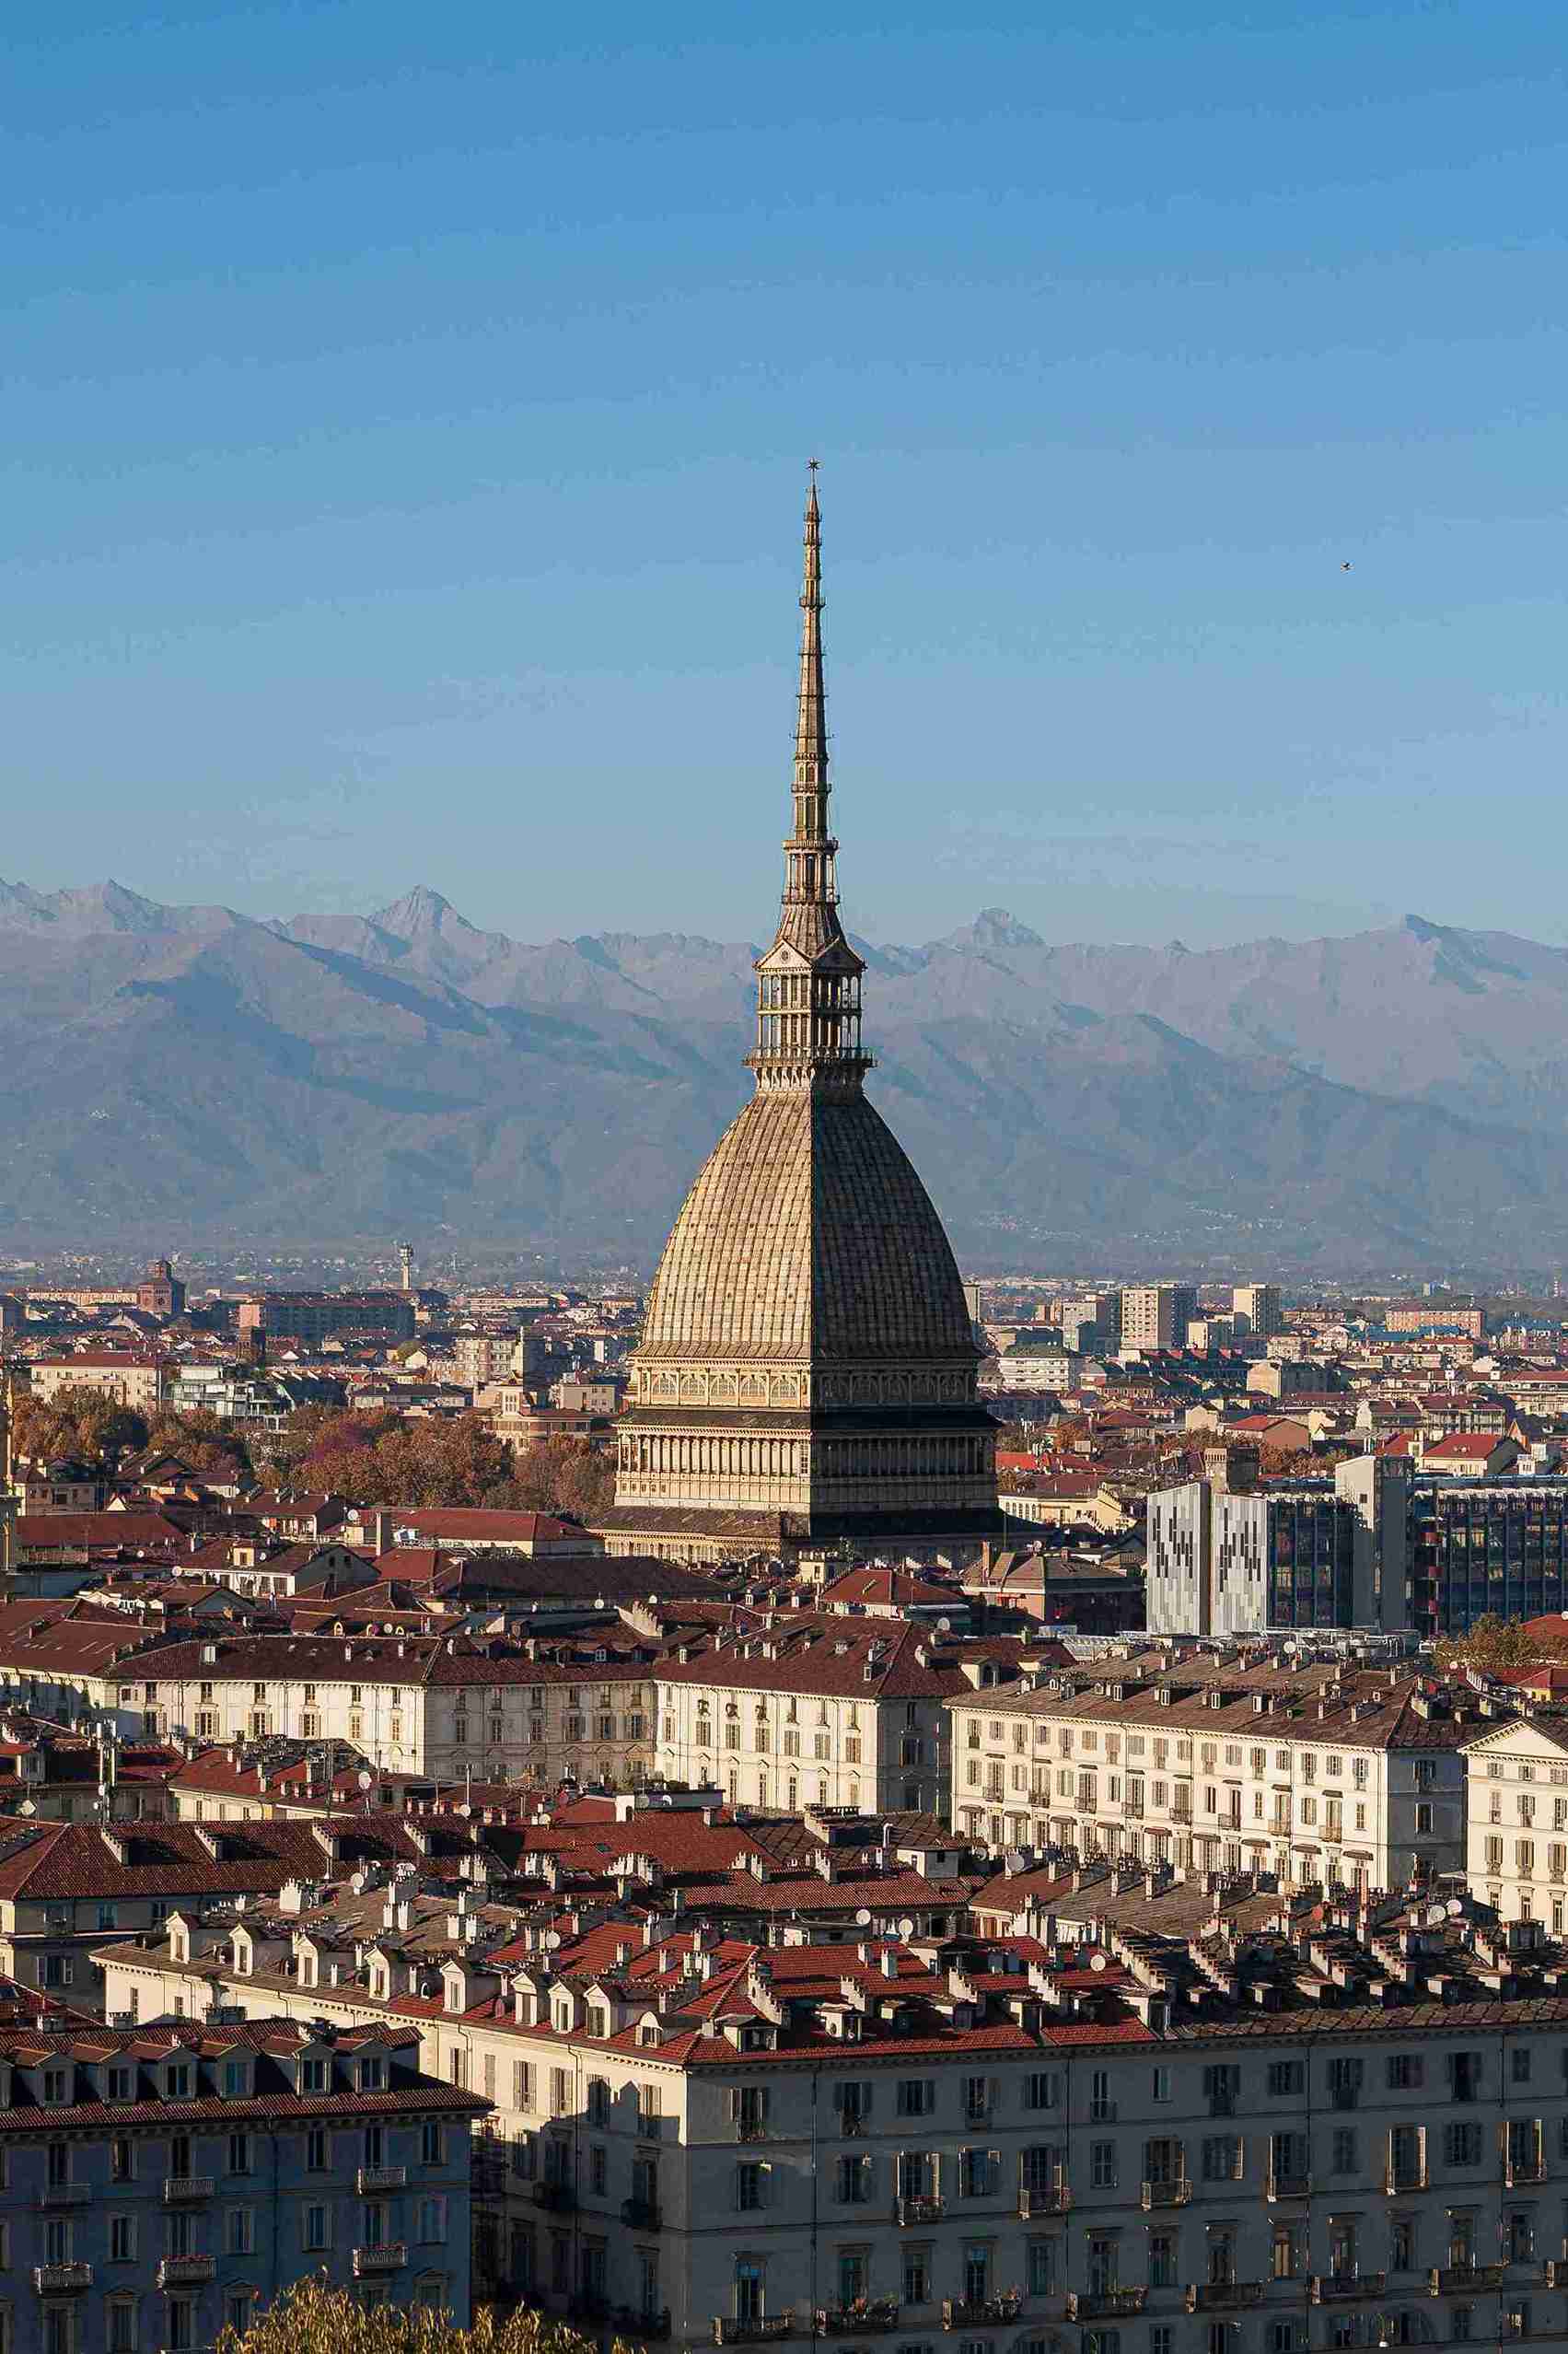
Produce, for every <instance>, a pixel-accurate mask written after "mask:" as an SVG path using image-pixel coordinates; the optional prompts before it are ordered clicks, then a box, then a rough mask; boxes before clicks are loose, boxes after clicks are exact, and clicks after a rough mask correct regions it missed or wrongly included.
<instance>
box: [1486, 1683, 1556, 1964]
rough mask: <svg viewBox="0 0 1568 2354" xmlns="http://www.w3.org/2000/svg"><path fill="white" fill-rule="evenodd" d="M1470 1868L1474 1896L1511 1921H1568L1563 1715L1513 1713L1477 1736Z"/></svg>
mask: <svg viewBox="0 0 1568 2354" xmlns="http://www.w3.org/2000/svg"><path fill="white" fill-rule="evenodd" d="M1466 1754H1467V1757H1468V1760H1469V1807H1468V1816H1469V1820H1468V1822H1467V1824H1466V1853H1465V1870H1466V1872H1467V1874H1468V1875H1469V1889H1470V1894H1471V1895H1472V1896H1474V1897H1475V1898H1476V1899H1477V1901H1478V1902H1479V1903H1481V1904H1483V1905H1491V1906H1492V1907H1493V1910H1494V1911H1495V1913H1496V1914H1497V1917H1498V1918H1499V1919H1500V1920H1504V1921H1544V1922H1545V1923H1546V1924H1547V1926H1548V1927H1549V1928H1551V1929H1552V1930H1553V1933H1554V1934H1556V1935H1561V1934H1562V1932H1563V1928H1564V1923H1565V1920H1568V1732H1565V1730H1564V1726H1563V1724H1562V1722H1560V1721H1559V1720H1558V1719H1552V1718H1544V1717H1536V1718H1531V1717H1518V1718H1510V1719H1507V1720H1506V1721H1505V1722H1504V1723H1502V1724H1498V1725H1493V1726H1492V1727H1491V1728H1490V1729H1489V1730H1488V1731H1485V1732H1483V1733H1481V1734H1480V1735H1479V1736H1478V1738H1477V1739H1476V1740H1474V1741H1472V1742H1470V1744H1469V1749H1468V1751H1467V1753H1466Z"/></svg>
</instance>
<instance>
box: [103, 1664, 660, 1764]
mask: <svg viewBox="0 0 1568 2354" xmlns="http://www.w3.org/2000/svg"><path fill="white" fill-rule="evenodd" d="M544 1648H545V1647H544V1646H543V1645H540V1644H530V1643H517V1642H511V1641H507V1640H503V1639H502V1638H500V1637H466V1636H413V1635H411V1636H406V1637H384V1636H375V1637H366V1636H358V1635H355V1636H345V1637H342V1638H339V1637H335V1636H333V1637H329V1636H250V1635H241V1636H229V1635H225V1636H218V1637H212V1638H211V1639H209V1640H207V1641H205V1642H191V1643H171V1644H166V1645H164V1646H163V1647H162V1648H161V1649H158V1650H157V1651H155V1652H150V1653H148V1654H146V1655H145V1656H143V1657H138V1658H137V1659H136V1660H135V1661H133V1662H131V1663H130V1666H129V1667H128V1670H127V1673H126V1676H125V1680H124V1681H123V1682H122V1683H121V1684H118V1685H110V1687H109V1696H110V1702H111V1704H112V1706H113V1708H114V1713H115V1715H116V1718H117V1720H118V1721H120V1722H121V1723H122V1726H123V1727H124V1728H125V1729H127V1730H131V1731H135V1732H137V1733H139V1734H146V1735H152V1736H157V1737H159V1738H172V1737H174V1736H177V1735H180V1734H185V1735H187V1736H189V1737H190V1738H191V1739H192V1740H195V1741H204V1742H227V1741H234V1740H237V1739H241V1738H243V1739H245V1740H247V1741H265V1740H268V1739H270V1738H271V1737H273V1735H280V1734H281V1735H285V1736H286V1737H288V1738H290V1739H294V1740H297V1741H305V1742H314V1741H341V1742H350V1743H352V1744H353V1746H354V1748H356V1749H358V1750H361V1751H363V1752H364V1754H365V1756H366V1759H367V1760H368V1762H369V1763H370V1765H372V1766H378V1767H380V1768H382V1769H383V1770H384V1771H386V1772H389V1773H403V1774H431V1775H435V1776H437V1777H445V1778H455V1777H460V1776H461V1775H462V1774H463V1772H464V1771H465V1769H469V1768H471V1770H472V1772H473V1774H474V1775H475V1777H478V1778H482V1779H483V1780H486V1781H518V1782H528V1783H533V1784H536V1785H539V1786H541V1787H542V1786H546V1785H548V1786H553V1785H554V1784H555V1783H557V1782H559V1781H561V1780H562V1779H563V1778H566V1777H571V1778H574V1779H575V1780H578V1781H582V1782H590V1781H600V1780H602V1781H607V1782H610V1783H612V1784H617V1785H620V1786H622V1787H634V1786H636V1785H637V1784H639V1783H641V1782H643V1781H645V1779H646V1778H647V1776H648V1774H649V1772H650V1771H651V1769H652V1765H653V1757H654V1684H653V1673H652V1670H651V1668H650V1667H649V1666H647V1665H646V1664H645V1663H643V1662H642V1661H638V1660H636V1659H635V1658H633V1659H628V1658H627V1657H626V1656H625V1654H624V1652H622V1651H618V1650H612V1649H610V1648H609V1647H608V1646H605V1647H603V1656H602V1658H599V1657H589V1658H587V1659H583V1658H581V1657H577V1658H574V1659H573V1660H571V1661H561V1660H552V1659H548V1658H543V1657H538V1656H534V1655H533V1654H535V1653H537V1652H539V1651H540V1650H542V1649H544ZM581 1648H583V1649H587V1648H588V1647H587V1646H584V1647H581ZM594 1648H595V1649H598V1647H594Z"/></svg>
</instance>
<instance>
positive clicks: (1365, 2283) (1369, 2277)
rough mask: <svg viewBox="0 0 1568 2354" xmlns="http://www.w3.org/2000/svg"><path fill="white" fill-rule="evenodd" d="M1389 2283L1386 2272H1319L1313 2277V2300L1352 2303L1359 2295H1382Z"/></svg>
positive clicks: (1330, 2303) (1316, 2301)
mask: <svg viewBox="0 0 1568 2354" xmlns="http://www.w3.org/2000/svg"><path fill="white" fill-rule="evenodd" d="M1387 2287H1388V2274H1387V2273H1386V2272H1318V2273H1314V2275H1313V2277H1312V2302H1313V2303H1314V2304H1315V2305H1351V2304H1353V2303H1354V2302H1355V2301H1356V2299H1357V2298H1358V2297H1380V2296H1381V2295H1382V2294H1383V2291H1384V2290H1385V2289H1386V2288H1387Z"/></svg>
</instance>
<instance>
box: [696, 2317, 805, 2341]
mask: <svg viewBox="0 0 1568 2354" xmlns="http://www.w3.org/2000/svg"><path fill="white" fill-rule="evenodd" d="M800 2334H801V2333H800V2331H799V2329H798V2327H797V2325H796V2318H795V2315H794V2313H753V2314H752V2315H751V2316H750V2317H749V2319H748V2320H746V2321H736V2320H732V2319H731V2318H730V2317H729V2316H728V2315H727V2314H725V2313H715V2314H714V2345H715V2346H765V2345H766V2344H767V2342H768V2340H769V2339H770V2338H774V2337H799V2336H800Z"/></svg>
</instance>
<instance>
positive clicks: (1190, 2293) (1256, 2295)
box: [1185, 2280, 1263, 2313]
mask: <svg viewBox="0 0 1568 2354" xmlns="http://www.w3.org/2000/svg"><path fill="white" fill-rule="evenodd" d="M1185 2302H1186V2306H1187V2310H1188V2312H1189V2313H1235V2312H1236V2311H1237V2309H1238V2308H1239V2307H1241V2306H1244V2305H1260V2304H1261V2303H1262V2302H1263V2284H1262V2282H1261V2281H1260V2280H1194V2281H1192V2282H1191V2284H1190V2285H1189V2287H1188V2289H1187V2292H1186V2299H1185Z"/></svg>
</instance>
